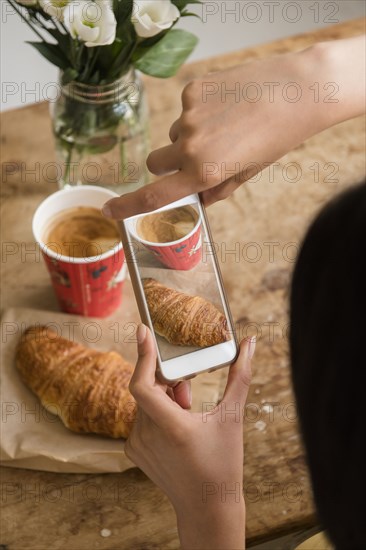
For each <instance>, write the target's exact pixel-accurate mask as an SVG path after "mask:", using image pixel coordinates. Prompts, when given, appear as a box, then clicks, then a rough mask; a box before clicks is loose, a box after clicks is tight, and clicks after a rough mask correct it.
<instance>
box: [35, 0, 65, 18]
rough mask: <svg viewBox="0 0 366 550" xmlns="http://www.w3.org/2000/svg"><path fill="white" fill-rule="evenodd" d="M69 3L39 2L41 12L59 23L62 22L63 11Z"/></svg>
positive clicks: (46, 0)
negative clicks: (54, 18)
mask: <svg viewBox="0 0 366 550" xmlns="http://www.w3.org/2000/svg"><path fill="white" fill-rule="evenodd" d="M69 2H70V0H39V3H40V4H41V8H42V9H43V11H44V12H46V13H47V14H48V15H50V16H51V17H56V19H58V20H59V21H62V19H63V12H64V9H65V8H66V6H67V4H69Z"/></svg>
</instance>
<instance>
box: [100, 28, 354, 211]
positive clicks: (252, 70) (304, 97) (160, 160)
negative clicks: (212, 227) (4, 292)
mask: <svg viewBox="0 0 366 550" xmlns="http://www.w3.org/2000/svg"><path fill="white" fill-rule="evenodd" d="M364 51H365V38H364V37H356V38H351V39H346V40H339V41H333V42H327V43H320V44H316V45H315V46H312V47H310V48H309V49H307V50H304V51H302V52H297V53H289V54H285V55H279V56H276V57H271V58H269V59H264V60H259V61H254V62H250V63H246V64H244V65H241V66H238V67H234V68H231V69H228V70H226V71H221V72H218V73H213V74H209V75H207V76H205V77H203V78H200V79H197V80H194V81H193V82H191V83H190V84H188V86H186V87H185V89H184V90H183V94H182V103H183V111H182V114H181V116H180V118H179V119H178V120H177V121H175V122H174V124H173V125H172V127H171V129H170V134H169V135H170V140H171V144H170V145H167V146H166V147H163V148H161V149H157V150H156V151H153V152H152V153H151V154H150V156H149V157H148V159H147V165H148V168H149V169H150V171H151V172H153V173H154V174H156V175H158V176H162V178H161V179H160V180H158V181H156V182H154V183H152V184H151V185H148V186H146V187H143V188H141V189H139V190H138V191H136V192H134V193H128V194H126V195H123V196H122V197H121V198H117V199H112V200H111V201H109V202H108V203H107V204H108V208H105V209H104V210H103V212H104V214H105V215H106V216H111V217H113V218H116V219H123V218H127V217H129V216H132V215H135V214H139V213H142V212H149V211H151V210H155V209H156V208H159V207H161V206H164V205H165V204H169V203H171V202H173V201H175V200H178V199H180V198H182V197H184V196H187V195H189V194H191V193H197V192H201V193H202V198H203V201H204V203H205V204H206V205H209V204H211V203H213V202H215V201H217V200H220V199H224V198H225V197H227V196H228V195H230V194H231V193H232V192H233V191H235V189H236V188H237V187H238V186H239V185H240V184H241V183H243V182H244V181H246V180H248V179H250V178H251V177H253V176H254V175H255V174H256V173H257V172H259V171H261V170H263V169H264V168H265V167H267V166H269V165H270V164H272V163H273V162H274V161H276V160H277V159H279V158H280V157H282V156H283V155H284V154H286V153H287V152H288V151H290V150H291V149H293V148H294V147H296V146H297V145H299V144H300V143H302V142H303V141H304V140H305V139H307V138H308V137H310V136H312V135H313V134H316V133H317V132H320V131H321V130H323V129H325V128H327V127H329V126H332V125H333V124H336V123H337V122H340V121H342V120H345V119H347V118H351V117H353V116H356V115H357V114H361V113H362V112H363V111H364V109H365V82H364V78H363V74H364V64H365V53H364Z"/></svg>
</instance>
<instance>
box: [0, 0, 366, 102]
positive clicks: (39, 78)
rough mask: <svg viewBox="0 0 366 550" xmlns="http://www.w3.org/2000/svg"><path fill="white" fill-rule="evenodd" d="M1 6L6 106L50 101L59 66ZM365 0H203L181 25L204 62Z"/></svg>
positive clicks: (325, 20) (353, 13) (359, 6)
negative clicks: (37, 48) (36, 47)
mask: <svg viewBox="0 0 366 550" xmlns="http://www.w3.org/2000/svg"><path fill="white" fill-rule="evenodd" d="M0 5H1V31H2V32H1V80H2V93H1V96H2V97H1V109H2V110H5V109H11V108H14V107H19V106H21V105H25V104H28V103H33V102H35V101H38V100H41V99H44V98H45V97H44V96H47V93H48V90H50V89H51V87H48V86H47V85H48V83H50V82H55V81H56V80H57V69H55V67H54V66H53V65H51V64H50V63H48V62H47V61H46V60H44V59H43V58H42V57H41V56H40V55H39V54H38V53H37V52H36V51H35V50H34V49H33V48H32V47H31V46H30V45H28V44H26V43H25V41H26V40H35V37H34V35H33V33H32V31H31V30H30V29H29V28H28V27H27V25H26V24H25V23H24V22H22V21H21V20H20V18H19V17H18V15H17V14H14V13H13V12H12V9H11V8H10V7H9V5H8V4H7V2H6V0H0ZM365 5H366V4H365V2H364V0H338V1H333V2H332V1H328V0H318V1H316V0H315V1H314V0H297V1H294V2H292V1H287V0H268V1H266V0H257V1H245V0H203V4H202V5H196V6H192V9H191V11H195V13H197V14H199V15H200V16H201V18H202V21H200V20H199V19H197V18H191V17H190V18H186V19H183V20H182V21H181V22H180V24H179V25H180V26H181V27H182V28H185V29H187V30H190V31H192V32H194V33H195V34H197V35H198V36H199V37H200V43H199V45H198V47H197V49H196V50H195V52H194V53H193V54H192V56H191V58H190V60H198V59H203V58H206V57H210V56H212V55H216V54H219V53H223V52H229V51H233V50H237V49H241V48H244V47H246V46H251V45H255V44H260V43H262V42H270V41H272V40H275V39H276V38H280V37H283V36H290V35H294V34H298V33H302V32H306V31H309V30H311V29H317V28H321V27H324V26H327V25H332V24H335V23H338V22H341V21H344V20H347V19H352V18H354V17H360V16H364V15H365Z"/></svg>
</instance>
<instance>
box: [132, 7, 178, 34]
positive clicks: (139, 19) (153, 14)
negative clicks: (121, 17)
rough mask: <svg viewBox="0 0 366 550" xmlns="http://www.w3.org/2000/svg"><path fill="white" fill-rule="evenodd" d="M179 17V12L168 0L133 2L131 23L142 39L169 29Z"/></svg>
mask: <svg viewBox="0 0 366 550" xmlns="http://www.w3.org/2000/svg"><path fill="white" fill-rule="evenodd" d="M179 16H180V11H179V10H178V8H177V6H175V5H174V4H172V2H171V1H170V0H134V6H133V12H132V23H133V24H134V27H135V30H136V33H137V34H138V36H142V37H143V38H148V37H150V36H155V35H156V34H158V33H159V32H161V31H163V30H165V29H169V28H170V27H171V26H172V24H173V23H174V21H176V20H177V19H178V17H179Z"/></svg>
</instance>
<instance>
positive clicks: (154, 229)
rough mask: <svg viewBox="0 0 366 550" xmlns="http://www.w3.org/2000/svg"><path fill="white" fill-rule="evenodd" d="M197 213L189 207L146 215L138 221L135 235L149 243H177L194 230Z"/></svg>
mask: <svg viewBox="0 0 366 550" xmlns="http://www.w3.org/2000/svg"><path fill="white" fill-rule="evenodd" d="M197 221H198V212H197V211H196V210H194V209H193V208H192V207H191V206H189V205H188V206H181V207H179V208H172V209H171V210H163V211H162V212H157V213H155V214H148V215H146V216H144V217H142V218H140V219H139V220H138V223H137V227H136V229H137V233H138V235H139V237H141V238H142V239H143V240H144V241H147V242H150V243H169V242H175V241H179V240H180V239H182V238H183V237H185V236H186V235H188V234H189V233H191V231H193V229H194V228H195V226H196V224H197Z"/></svg>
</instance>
